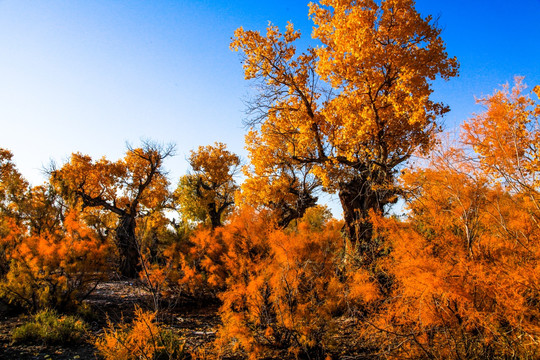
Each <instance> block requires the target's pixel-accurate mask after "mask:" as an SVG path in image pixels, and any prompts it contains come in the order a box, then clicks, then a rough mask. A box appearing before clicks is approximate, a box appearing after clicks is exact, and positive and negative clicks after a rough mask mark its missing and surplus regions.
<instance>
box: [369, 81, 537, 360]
mask: <svg viewBox="0 0 540 360" xmlns="http://www.w3.org/2000/svg"><path fill="white" fill-rule="evenodd" d="M522 89H523V86H522V85H521V83H520V82H519V81H518V83H517V85H516V88H514V90H513V92H512V94H509V93H508V91H506V90H503V91H499V92H496V93H495V95H493V96H491V97H488V98H486V99H484V100H482V102H483V103H484V104H486V105H487V109H486V111H485V112H484V113H482V114H480V115H478V116H476V117H475V118H474V119H472V120H471V121H469V122H467V123H466V124H465V126H464V129H465V140H466V142H467V143H468V144H469V145H472V147H473V149H474V151H475V152H472V151H469V152H464V151H459V150H450V151H447V152H444V153H443V154H442V155H441V156H435V157H434V160H433V161H432V163H431V164H430V166H429V167H428V168H425V169H418V170H415V171H412V172H409V173H408V174H407V175H406V176H405V182H406V184H407V185H408V186H409V188H410V189H414V191H413V192H412V195H413V196H412V198H411V199H410V200H411V201H410V203H409V209H410V216H409V219H408V221H407V222H405V223H400V222H398V221H396V220H393V219H382V218H381V219H379V220H378V221H377V222H376V223H377V231H378V233H379V236H384V237H385V238H386V239H387V240H388V241H389V242H390V243H391V246H392V249H393V251H392V253H391V257H390V258H388V259H387V260H386V267H387V269H388V271H390V272H391V273H392V274H393V278H394V288H393V292H392V294H391V297H390V298H389V299H388V301H387V303H386V307H385V312H383V313H382V315H381V316H380V317H379V318H378V319H377V320H376V321H375V323H374V325H375V326H376V327H377V328H378V329H380V330H383V331H382V333H381V334H383V336H382V339H383V341H386V342H383V343H384V344H385V347H387V348H388V349H391V348H393V349H394V352H393V353H391V357H394V358H399V359H402V358H414V359H416V358H432V359H435V358H437V359H438V358H444V359H486V358H527V359H529V358H530V359H533V358H538V357H539V356H540V325H539V323H538V319H539V318H540V310H539V307H538V304H539V299H540V285H539V284H540V227H539V226H538V219H539V218H540V209H539V208H538V206H537V205H536V201H537V199H538V192H537V190H536V189H537V184H536V183H535V181H536V179H537V176H538V167H537V166H536V165H535V163H536V156H537V152H536V149H537V148H538V147H537V139H539V137H538V134H539V133H538V127H537V118H538V106H536V107H533V105H534V102H533V101H532V100H530V99H529V98H528V97H527V96H525V95H522V94H521V91H522ZM537 89H538V88H537ZM465 154H467V156H465Z"/></svg>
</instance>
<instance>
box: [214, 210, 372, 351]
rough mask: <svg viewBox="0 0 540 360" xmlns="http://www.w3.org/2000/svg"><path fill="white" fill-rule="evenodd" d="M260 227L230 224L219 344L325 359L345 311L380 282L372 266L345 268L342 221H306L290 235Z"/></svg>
mask: <svg viewBox="0 0 540 360" xmlns="http://www.w3.org/2000/svg"><path fill="white" fill-rule="evenodd" d="M311 211H314V210H311V209H310V210H308V214H307V215H306V217H309V216H310V212H311ZM315 211H316V210H315ZM247 215H249V216H250V217H252V220H251V222H252V223H255V224H257V222H258V223H259V224H260V220H257V218H255V219H253V215H255V214H253V213H251V214H250V213H249V212H248V213H247ZM243 216H244V218H245V216H246V215H245V213H244V215H243ZM312 218H313V217H312ZM239 220H243V219H241V218H239ZM233 223H234V221H233ZM260 226H261V225H258V226H257V225H255V226H251V225H248V224H247V223H246V222H245V220H243V221H239V222H237V223H235V224H234V225H233V226H231V227H225V228H224V231H225V232H226V233H225V234H224V238H225V239H226V243H227V244H228V246H227V253H226V255H225V256H224V258H223V264H224V268H225V269H226V271H227V279H226V283H227V287H226V290H225V291H224V292H222V293H221V294H220V298H221V300H222V301H223V305H222V307H221V316H222V321H223V327H222V328H221V330H220V335H221V336H220V338H219V342H218V344H220V345H222V346H223V345H225V344H226V343H230V342H232V343H234V344H236V346H238V347H240V348H242V349H243V350H244V351H246V352H247V353H248V354H249V356H250V358H253V359H255V358H259V357H260V356H263V355H265V354H266V355H268V354H270V353H272V352H273V351H285V353H288V354H289V355H291V354H295V355H300V354H302V355H308V356H311V357H314V358H322V357H324V356H325V354H326V353H327V352H328V351H329V350H331V349H330V348H331V346H332V343H333V339H332V336H333V335H335V334H337V331H338V324H339V321H338V320H339V316H340V315H342V314H344V313H346V312H347V311H348V310H349V309H351V307H353V308H354V307H355V305H360V304H367V303H370V302H372V301H373V300H375V299H377V297H378V296H379V294H378V290H377V287H376V286H375V285H374V284H373V283H372V281H371V280H370V277H369V274H368V273H367V272H366V271H364V270H362V269H354V270H355V271H350V269H347V268H346V264H344V262H343V256H342V255H343V253H342V250H343V239H342V236H341V233H340V229H341V227H342V224H341V223H339V222H336V221H329V222H326V223H321V224H316V226H310V223H309V222H308V221H303V222H300V223H299V224H298V226H297V229H295V230H293V231H290V232H286V231H283V230H276V229H272V228H270V229H268V227H267V226H266V229H265V228H264V227H263V228H262V229H261V228H260ZM334 350H335V349H334ZM282 355H283V354H282Z"/></svg>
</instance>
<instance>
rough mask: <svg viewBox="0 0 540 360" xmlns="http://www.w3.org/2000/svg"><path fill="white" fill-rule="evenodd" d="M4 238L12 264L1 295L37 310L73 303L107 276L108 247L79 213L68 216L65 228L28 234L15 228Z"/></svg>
mask: <svg viewBox="0 0 540 360" xmlns="http://www.w3.org/2000/svg"><path fill="white" fill-rule="evenodd" d="M0 242H1V243H2V245H3V246H4V249H6V254H5V256H6V259H7V261H8V264H9V265H8V268H9V270H8V272H7V273H6V274H5V276H4V277H3V278H2V279H1V281H0V294H2V295H3V296H4V297H6V298H7V299H8V300H9V301H10V302H15V303H18V304H20V305H22V306H24V307H26V308H29V309H32V310H35V309H39V308H44V307H50V308H65V307H67V306H70V305H72V304H73V303H75V302H76V301H77V300H80V299H81V298H84V297H85V296H87V295H88V294H89V292H90V291H91V290H93V289H94V288H95V286H96V285H97V283H98V282H99V281H101V280H103V278H104V277H105V276H106V272H105V270H106V269H107V258H108V252H109V246H108V245H107V244H105V243H103V242H102V241H100V240H99V239H98V238H97V236H96V235H95V233H94V232H93V231H92V230H90V229H89V228H88V227H86V226H85V225H84V224H82V223H81V222H80V221H79V219H78V218H77V215H76V214H75V212H70V213H68V214H67V215H66V217H65V219H64V222H63V227H62V228H57V229H48V230H47V231H43V232H42V233H40V234H27V233H26V230H25V229H21V228H20V227H12V228H11V231H10V233H9V235H8V236H6V237H3V238H2V239H0Z"/></svg>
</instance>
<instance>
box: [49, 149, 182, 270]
mask: <svg viewBox="0 0 540 360" xmlns="http://www.w3.org/2000/svg"><path fill="white" fill-rule="evenodd" d="M173 152H174V146H172V145H169V146H167V147H165V148H163V147H161V146H158V145H156V144H152V143H149V142H146V143H144V144H143V146H142V147H141V148H128V151H127V153H126V156H125V157H124V158H123V159H120V160H118V161H116V162H111V161H109V160H107V159H105V158H102V159H100V160H98V161H95V162H94V161H93V160H92V159H91V158H90V157H89V156H86V155H81V154H78V153H77V154H73V155H72V156H71V159H70V161H69V162H68V163H66V164H64V165H63V166H62V168H60V169H58V170H52V171H51V183H52V184H53V185H54V186H55V187H56V188H57V189H58V190H59V192H60V193H61V194H62V195H63V196H64V197H65V198H66V199H68V200H69V201H70V202H71V203H81V204H82V207H83V208H87V207H89V208H92V207H95V208H100V209H103V210H106V211H108V212H111V213H114V214H115V215H116V216H117V218H118V220H117V224H116V232H115V239H116V246H117V248H118V251H119V254H120V264H119V270H120V273H121V274H122V275H123V276H126V277H130V278H133V277H136V276H137V274H138V273H139V271H140V269H141V268H140V251H139V248H138V244H137V239H136V234H135V230H136V221H137V218H138V217H139V216H140V215H141V214H142V213H143V211H144V209H156V208H160V207H163V206H164V204H165V203H166V201H167V199H168V189H167V186H168V180H167V178H166V176H165V175H166V173H165V171H164V170H163V161H164V160H165V159H166V158H167V157H169V156H171V155H173Z"/></svg>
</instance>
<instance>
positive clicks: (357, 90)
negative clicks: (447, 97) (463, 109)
mask: <svg viewBox="0 0 540 360" xmlns="http://www.w3.org/2000/svg"><path fill="white" fill-rule="evenodd" d="M310 14H311V16H312V19H313V21H314V23H315V25H316V27H315V29H314V32H313V36H314V38H315V39H317V40H319V41H320V42H321V43H322V46H320V47H318V48H309V49H308V50H307V51H306V52H305V53H303V54H297V53H296V47H295V45H294V41H295V40H297V39H298V38H299V37H300V33H299V32H298V31H296V30H294V27H293V25H292V24H288V25H287V29H286V31H285V32H284V33H281V32H280V31H279V30H278V28H277V27H275V26H272V25H270V26H269V27H268V28H267V32H266V35H265V36H263V35H261V34H260V33H259V32H256V31H246V30H244V29H243V28H239V29H238V30H236V32H235V36H234V38H233V41H232V43H231V48H232V49H234V50H240V51H242V52H243V53H244V59H243V66H244V71H245V77H246V79H255V80H257V81H259V85H260V87H259V88H260V89H261V91H260V93H259V95H258V97H256V98H255V99H254V101H253V102H252V103H251V104H250V110H251V111H252V114H253V118H252V121H251V122H250V125H251V129H250V132H249V134H248V135H247V148H248V150H249V151H250V153H251V158H252V162H253V166H254V167H255V169H258V168H261V169H263V168H267V167H274V166H276V164H279V163H281V162H283V161H284V159H286V160H285V161H287V162H289V163H291V164H295V165H297V166H304V165H306V164H309V165H311V166H312V168H311V169H310V172H311V173H312V174H313V175H315V176H316V177H317V178H318V179H319V181H320V182H321V184H322V186H323V188H324V189H326V190H327V191H329V192H337V193H338V194H339V197H340V200H341V204H342V207H343V211H344V218H345V222H346V231H347V234H348V237H349V238H350V239H352V240H353V241H357V242H360V241H368V240H369V239H370V238H371V225H370V223H369V220H367V219H368V214H369V212H370V211H371V210H374V211H375V212H383V211H384V210H385V206H386V205H388V204H391V203H393V202H395V200H396V195H397V194H398V193H399V190H398V188H397V187H396V185H395V180H396V176H397V169H398V168H399V166H400V165H401V164H403V163H404V162H406V161H407V160H408V159H409V158H410V156H411V155H412V154H413V152H415V151H417V150H421V151H427V150H429V149H430V148H431V146H432V145H433V143H434V135H435V134H436V133H437V132H438V131H439V126H438V125H437V122H436V119H437V118H438V117H439V116H441V115H443V114H444V113H446V112H447V111H448V108H447V107H446V106H445V105H443V104H441V103H436V102H434V101H432V100H431V99H430V96H431V93H432V88H431V81H433V80H434V79H435V78H437V77H441V78H443V79H445V80H446V79H449V78H450V77H453V76H455V75H456V74H457V68H458V64H457V61H456V59H455V58H449V57H448V55H447V53H446V51H445V47H444V43H443V41H442V39H441V37H440V30H439V29H438V28H437V27H436V26H435V24H433V19H432V18H431V17H430V16H428V17H426V18H423V17H422V16H421V15H420V14H419V13H418V12H417V11H416V10H415V8H414V1H412V0H383V1H380V2H377V1H369V0H362V1H355V0H346V1H342V0H339V1H338V0H321V1H320V3H319V4H313V3H312V4H311V5H310ZM284 157H285V158H284ZM258 172H259V173H262V172H263V171H258ZM255 173H257V171H256V172H255Z"/></svg>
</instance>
